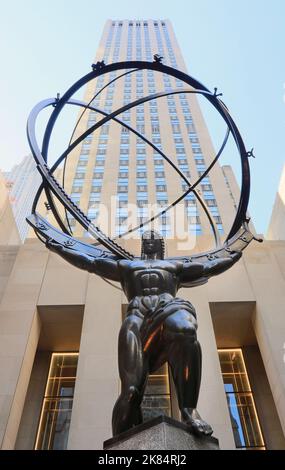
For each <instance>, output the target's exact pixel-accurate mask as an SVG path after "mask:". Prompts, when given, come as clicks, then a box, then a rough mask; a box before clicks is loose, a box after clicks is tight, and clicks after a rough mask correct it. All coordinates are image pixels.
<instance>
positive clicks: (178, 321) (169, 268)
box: [27, 55, 254, 435]
mask: <svg viewBox="0 0 285 470" xmlns="http://www.w3.org/2000/svg"><path fill="white" fill-rule="evenodd" d="M119 70H122V71H123V73H122V74H121V75H118V76H116V77H115V78H113V79H112V80H111V81H110V82H109V83H108V84H107V85H106V86H105V87H104V88H106V87H107V86H108V85H110V84H112V83H113V82H114V81H117V80H119V79H120V78H121V77H123V76H125V75H127V74H132V73H133V74H135V73H136V72H137V71H140V70H153V71H155V72H157V73H162V74H167V75H170V76H172V77H175V78H176V79H178V80H181V81H183V82H184V83H185V84H186V86H185V87H184V88H179V89H173V90H171V91H167V92H166V91H163V92H160V93H155V94H153V95H149V96H146V97H144V98H140V99H138V100H136V101H134V102H131V103H129V104H124V105H123V106H122V107H120V108H119V109H117V110H116V111H113V112H111V113H109V114H108V113H106V112H105V111H103V110H101V109H99V108H96V107H95V106H94V104H93V103H92V101H93V100H94V98H96V97H97V96H98V95H99V94H100V92H101V91H102V90H99V91H98V92H97V93H96V95H95V96H94V97H92V100H91V101H90V102H89V103H84V102H81V101H78V100H75V99H73V95H74V93H76V92H77V91H78V90H79V89H80V88H81V87H82V86H84V85H85V84H86V83H88V82H89V81H90V80H93V79H95V78H97V77H99V76H101V75H104V74H110V73H111V72H117V71H119ZM179 93H183V94H187V93H196V94H200V95H202V96H204V97H205V98H206V99H207V100H208V101H209V102H210V103H211V104H212V105H213V106H214V107H215V108H216V110H217V111H218V112H219V114H220V115H221V117H222V118H223V119H224V121H225V123H226V124H227V131H226V136H225V139H224V141H223V144H222V146H221V148H220V150H219V152H218V153H217V155H216V157H215V159H214V160H213V162H212V163H211V165H210V166H209V167H208V168H207V169H206V170H205V171H204V172H202V174H201V175H200V176H199V179H198V180H197V181H196V182H194V183H191V182H190V181H189V179H188V178H187V177H186V176H185V175H184V174H183V172H182V171H181V169H180V168H178V167H177V166H176V165H175V163H174V162H173V161H172V160H171V159H170V158H169V157H167V156H166V155H165V154H164V153H163V152H162V150H161V149H160V148H158V147H157V146H156V145H154V144H153V143H152V142H151V141H149V140H148V139H147V138H146V137H145V136H144V135H143V134H141V133H140V132H138V131H137V130H136V129H134V128H132V127H131V126H130V125H129V124H128V123H126V122H124V121H121V120H120V119H119V118H118V117H117V116H118V115H119V114H121V113H122V112H124V111H126V110H129V109H131V108H134V107H135V106H137V105H140V104H143V103H145V102H147V101H151V100H153V99H160V98H163V97H165V96H167V95H175V94H179ZM219 96H220V95H219V94H217V90H216V89H215V91H214V93H212V92H210V91H209V90H208V89H207V88H205V87H204V86H203V85H202V84H201V83H199V82H198V81H197V80H195V79H194V78H192V77H190V76H188V75H187V74H185V73H183V72H181V71H178V70H176V69H173V68H171V67H168V66H165V65H163V63H162V60H161V58H160V57H159V56H157V55H156V56H154V61H153V62H141V61H133V62H120V63H116V64H110V65H106V64H104V62H98V63H97V64H95V65H92V71H91V72H90V73H88V74H87V75H86V76H85V77H82V78H81V79H80V80H79V81H78V82H76V83H75V84H74V85H73V86H72V87H71V88H70V89H69V90H68V91H67V92H66V93H65V94H64V95H63V96H62V97H61V98H60V97H59V96H57V97H56V98H51V99H47V100H44V101H42V102H40V103H39V104H38V105H37V106H35V108H34V109H33V110H32V112H31V114H30V116H29V119H28V139H29V143H30V147H31V150H32V153H33V156H34V158H35V160H36V163H37V166H38V169H39V171H40V172H41V175H42V177H43V182H42V184H41V186H40V188H39V191H38V193H37V195H36V198H35V201H34V206H33V210H32V214H31V216H29V217H28V219H27V220H28V222H29V223H30V225H31V226H32V227H33V228H34V230H35V232H36V234H37V236H38V237H39V238H40V240H41V241H43V242H44V243H45V244H46V246H47V248H48V249H50V250H51V251H53V252H55V253H57V254H59V255H60V256H61V257H62V258H64V259H65V260H66V261H68V262H69V263H71V264H72V265H74V266H76V267H78V268H80V269H84V270H86V271H88V272H90V273H94V274H96V275H99V276H101V277H102V278H103V279H105V280H107V281H108V282H111V283H114V282H118V283H120V285H121V288H122V290H123V291H124V293H125V295H126V297H127V299H128V302H129V304H128V308H127V314H126V317H125V320H124V321H123V324H122V327H121V330H120V333H119V373H120V379H121V385H122V386H121V394H120V396H119V398H118V400H117V402H116V404H115V406H114V410H113V420H112V424H113V434H114V435H117V434H120V433H121V432H123V431H126V430H128V429H130V428H132V427H133V426H136V425H138V424H140V423H141V422H142V412H141V402H142V399H143V396H144V390H145V386H146V382H147V378H148V375H149V374H150V373H153V372H154V371H156V370H157V369H158V368H159V367H161V366H162V365H163V364H164V363H165V362H168V364H169V366H170V368H171V371H172V376H173V380H174V383H175V387H176V392H177V398H178V404H179V408H180V411H181V417H182V420H183V421H184V422H185V423H186V424H187V425H188V426H189V429H190V430H191V431H192V432H194V433H196V434H205V435H210V434H212V432H213V431H212V428H211V426H210V425H209V424H207V423H206V422H205V421H204V420H203V419H202V418H201V417H200V415H199V413H198V411H197V402H198V396H199V389H200V382H201V370H202V354H201V348H200V344H199V342H198V340H197V317H196V311H195V308H194V307H193V305H192V304H191V303H190V302H189V301H186V300H183V299H181V298H179V297H177V292H178V290H179V288H181V287H195V286H199V285H201V284H204V283H206V282H207V281H208V279H209V278H210V277H212V276H216V275H218V274H220V273H223V272H224V271H226V270H227V269H229V268H231V266H232V265H233V264H234V263H236V262H237V261H238V260H239V258H240V257H241V254H242V250H243V249H244V248H246V246H247V245H248V244H249V243H250V242H251V240H252V239H253V238H254V236H253V234H252V233H251V232H250V231H249V229H248V225H247V224H248V220H249V219H248V218H247V215H246V211H247V206H248V200H249V189H250V188H249V186H250V172H249V164H248V159H249V157H250V156H252V151H251V152H247V151H246V149H245V146H244V143H243V140H242V138H241V136H240V134H239V131H238V129H237V127H236V125H235V123H234V121H233V120H232V118H231V116H230V114H229V111H228V109H227V107H226V106H225V104H224V103H223V102H222V101H221V100H220V98H219ZM67 104H68V105H72V106H77V107H81V108H83V110H84V111H83V113H84V112H86V111H87V110H91V111H93V112H94V111H95V112H96V113H98V115H101V116H103V117H102V119H101V120H99V121H97V122H96V123H95V124H93V125H92V126H91V127H89V128H88V129H87V130H86V131H85V132H84V133H83V134H82V135H80V136H79V137H78V138H76V139H75V140H74V141H72V138H73V136H74V132H73V135H72V138H71V140H70V143H69V146H68V148H67V150H66V151H65V152H63V154H62V155H61V156H60V157H59V158H58V159H57V160H56V162H55V163H54V164H53V166H52V167H51V168H49V167H48V164H47V161H48V149H49V141H50V136H51V133H52V130H53V127H54V124H55V122H56V120H57V118H58V116H59V114H60V112H61V110H62V109H63V108H64V106H65V105H67ZM48 106H52V107H53V110H52V113H51V116H50V118H49V121H48V123H47V126H46V131H45V133H44V136H43V142H42V148H41V150H40V148H39V146H38V144H37V141H36V137H35V125H36V120H37V116H38V114H39V113H40V111H41V110H42V109H44V108H45V107H48ZM83 113H82V115H83ZM82 115H81V117H82ZM110 120H112V121H114V122H116V123H117V124H119V125H122V126H124V127H125V128H127V129H128V130H129V132H133V133H134V134H135V135H136V136H138V137H139V138H140V139H142V140H143V141H145V142H146V143H147V144H149V145H150V146H151V147H152V148H153V149H154V150H155V151H156V152H157V153H159V154H160V155H161V157H162V158H163V159H165V161H166V162H167V163H169V164H170V165H171V166H172V167H173V169H174V170H175V171H176V172H177V173H178V174H179V176H180V177H181V178H182V179H183V180H184V181H185V183H186V185H187V189H186V191H185V192H184V193H183V194H182V195H181V196H180V197H178V198H177V200H176V201H174V202H172V203H171V204H170V205H169V206H168V207H167V208H164V209H163V211H162V212H160V213H159V214H157V215H155V216H154V217H152V218H151V219H150V220H148V221H147V222H146V223H147V224H149V223H151V222H152V221H153V220H154V219H155V218H157V217H159V216H160V215H161V214H165V213H166V212H167V211H168V210H170V209H171V208H173V207H174V206H175V205H176V204H177V203H178V202H179V201H181V200H183V198H184V197H186V196H187V194H189V193H191V192H192V193H193V195H194V196H195V197H196V199H197V201H198V203H199V204H200V205H201V207H202V208H203V209H204V210H205V212H206V215H207V217H208V220H209V223H210V224H211V227H212V231H213V235H214V237H215V242H216V246H215V248H214V249H212V250H210V251H208V252H207V253H198V254H193V255H191V256H186V257H185V256H184V257H183V256H181V257H179V256H177V257H172V258H171V257H168V258H166V257H165V256H164V254H165V253H164V251H165V250H164V240H163V238H162V236H161V235H160V234H159V233H158V232H156V231H154V230H148V231H145V232H144V233H143V235H142V245H141V256H140V257H138V256H135V255H133V254H132V253H129V252H128V251H126V250H125V248H123V247H122V246H121V245H120V244H119V242H118V239H117V240H116V241H115V239H112V238H110V237H109V236H107V235H105V234H104V233H103V232H102V231H101V229H100V228H99V227H97V226H95V225H94V224H93V223H92V221H91V220H90V219H89V218H88V217H87V216H86V215H85V214H84V213H83V212H82V211H81V210H80V208H79V207H78V206H77V205H76V204H75V203H74V202H73V201H72V199H71V198H70V196H68V195H67V193H66V192H65V190H64V187H63V186H64V185H63V184H62V185H60V184H59V183H58V182H57V180H56V179H55V178H54V175H53V174H54V171H55V170H56V169H57V168H58V166H59V165H60V163H61V162H66V159H67V158H68V156H69V154H70V152H71V151H72V150H73V149H74V148H75V147H76V146H77V145H79V144H80V143H81V142H82V141H83V140H84V139H85V138H86V137H87V136H88V135H90V134H91V133H92V132H95V131H96V130H97V129H100V128H101V126H102V125H103V124H105V123H108V122H109V121H110ZM78 123H79V121H78V122H77V125H78ZM76 127H77V126H76ZM230 134H231V135H232V136H233V138H234V141H235V143H236V145H237V149H238V151H239V155H240V159H241V170H242V172H241V173H242V185H241V197H240V201H239V205H238V208H237V213H236V217H235V219H234V221H233V225H232V228H231V230H230V232H229V234H228V236H227V237H226V239H225V241H224V242H223V244H222V243H221V242H220V239H219V234H218V230H217V228H216V226H215V223H214V221H213V218H212V216H211V214H210V212H209V211H208V209H207V206H206V204H205V202H204V201H203V199H202V197H201V196H200V195H199V192H197V191H196V190H195V188H196V186H197V185H198V184H199V183H200V182H201V181H202V180H203V179H204V178H205V177H206V176H207V175H208V173H209V171H210V170H211V168H212V167H213V165H214V164H215V163H216V162H217V160H218V159H219V157H220V155H221V154H222V152H223V149H224V147H225V145H226V143H227V140H228V137H229V135H230ZM43 192H44V193H45V196H46V199H47V202H46V206H47V207H48V209H49V210H51V211H52V213H53V215H54V218H55V220H56V222H57V223H58V225H59V228H55V227H53V226H52V225H51V224H50V223H49V222H47V221H46V220H45V219H43V218H42V217H41V216H40V215H39V214H38V213H37V211H36V208H37V204H38V201H39V198H40V196H41V194H42V193H43ZM55 200H57V201H59V202H60V203H61V204H62V205H63V206H64V210H65V217H63V216H62V214H61V213H60V212H59V211H58V209H57V205H56V204H55ZM70 216H72V217H74V218H75V219H76V220H77V222H78V223H79V224H80V225H81V226H82V227H84V228H85V230H88V232H89V234H90V235H91V236H93V237H94V238H95V239H96V243H93V244H92V243H84V242H82V241H79V240H77V239H75V238H74V237H73V236H72V229H71V226H70V224H69V222H68V219H69V217H70ZM146 223H142V224H140V225H139V226H138V227H134V228H132V229H130V230H128V232H127V233H130V232H132V231H135V230H137V229H141V228H142V227H143V226H144V225H145V224H146ZM124 235H125V234H122V235H120V237H119V238H121V237H123V236H124Z"/></svg>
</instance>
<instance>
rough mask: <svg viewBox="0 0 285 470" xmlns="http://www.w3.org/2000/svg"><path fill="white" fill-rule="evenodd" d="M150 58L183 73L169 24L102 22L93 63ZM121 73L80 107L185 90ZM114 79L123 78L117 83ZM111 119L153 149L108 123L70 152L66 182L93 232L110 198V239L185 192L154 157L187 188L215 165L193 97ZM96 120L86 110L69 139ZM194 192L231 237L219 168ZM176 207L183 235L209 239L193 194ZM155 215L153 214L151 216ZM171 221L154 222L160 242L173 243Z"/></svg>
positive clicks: (155, 76) (151, 76) (144, 73)
mask: <svg viewBox="0 0 285 470" xmlns="http://www.w3.org/2000/svg"><path fill="white" fill-rule="evenodd" d="M155 54H158V55H159V56H161V57H162V61H163V63H164V64H166V65H169V66H171V67H174V68H177V69H180V70H182V71H186V66H185V63H184V60H183V57H182V54H181V51H180V48H179V45H178V43H177V40H176V38H175V34H174V32H173V29H172V26H171V23H170V21H168V20H165V21H154V20H148V21H129V20H124V21H115V22H114V21H111V20H109V21H107V23H106V25H105V28H104V31H103V35H102V39H101V42H100V45H99V48H98V51H97V54H96V58H95V62H97V61H101V60H104V62H105V63H114V62H121V61H129V60H130V61H131V60H143V61H150V62H152V61H153V60H154V55H155ZM123 73H124V71H117V72H112V73H109V74H106V75H103V76H101V77H99V78H98V79H97V80H93V81H92V82H90V83H89V84H88V87H87V89H86V93H85V102H86V103H89V102H92V105H94V107H97V108H100V109H102V110H103V111H105V112H106V113H110V112H111V111H114V110H116V109H118V108H119V107H121V106H123V105H124V104H128V103H130V102H131V101H135V100H137V99H139V98H142V97H145V96H147V95H152V94H154V93H157V92H162V91H165V92H167V93H170V92H171V91H172V90H176V91H177V90H178V91H179V89H183V88H185V87H186V85H185V84H184V83H183V82H182V81H180V80H178V79H175V78H173V77H169V76H168V75H166V74H162V73H159V72H156V71H152V70H139V71H134V72H132V73H129V74H127V75H123ZM119 75H123V76H122V77H121V78H118V77H119ZM116 78H117V80H115V81H114V79H116ZM109 82H111V83H110V84H109V85H108V86H106V85H107V84H108V83H109ZM105 86H106V88H104V89H103V91H102V92H100V90H101V89H102V88H103V87H105ZM98 93H99V94H98ZM118 117H119V118H120V120H121V121H123V122H124V123H126V124H127V125H129V126H131V127H132V128H134V129H136V130H138V131H139V132H140V133H142V134H143V135H144V136H145V137H147V139H148V140H149V141H151V142H152V144H154V145H155V148H152V147H151V146H150V145H148V144H147V143H146V142H145V141H144V140H142V139H140V138H139V137H137V136H136V135H135V134H134V133H132V132H131V131H130V130H129V129H128V128H126V127H123V126H122V125H120V124H118V123H114V122H111V123H110V122H109V123H107V124H106V125H103V127H102V128H101V129H100V130H98V131H96V132H94V134H93V135H90V136H88V137H87V138H86V139H85V140H84V141H83V142H82V145H81V146H79V147H78V148H77V149H76V150H75V151H73V154H72V156H71V157H70V158H69V162H70V163H69V164H68V165H67V169H66V178H65V181H66V190H67V192H68V193H69V194H71V197H72V199H73V201H74V202H76V203H77V204H79V205H80V207H81V208H82V209H83V210H84V211H85V213H87V214H88V216H89V218H90V219H92V221H93V222H95V223H99V224H100V221H101V219H100V210H99V206H100V204H102V205H104V206H105V207H107V208H108V209H109V210H110V203H111V196H113V197H115V196H116V203H114V204H116V210H115V211H114V204H113V212H112V217H113V222H114V218H115V223H113V225H112V229H113V234H115V235H118V234H122V233H125V232H126V231H127V230H128V229H129V228H131V227H134V226H136V224H139V223H141V222H143V221H145V220H147V219H148V218H149V217H150V216H151V215H153V214H154V212H156V213H157V212H158V211H159V210H160V211H161V210H162V209H163V208H165V207H167V206H168V205H169V204H171V203H172V202H173V201H174V200H175V199H176V198H177V197H178V196H179V195H180V194H182V193H183V192H184V191H185V190H186V189H187V185H186V183H185V181H183V180H182V179H181V178H180V177H179V176H177V173H175V171H174V170H173V168H172V167H171V166H170V165H169V164H168V163H167V162H166V161H165V160H164V159H163V157H162V156H161V154H160V153H159V150H162V151H163V153H164V154H165V155H166V156H168V157H169V158H170V159H171V160H172V161H173V162H174V163H175V164H176V165H177V167H178V168H179V169H180V170H181V172H183V173H184V175H185V176H186V177H187V178H188V179H189V180H190V181H191V183H193V182H195V181H196V180H197V179H198V178H199V177H200V176H201V175H202V174H203V172H204V171H205V170H206V168H207V167H208V166H209V164H210V163H211V162H212V160H213V159H214V157H215V150H214V148H213V145H212V143H211V139H210V136H209V132H208V130H207V127H206V125H205V122H204V119H203V116H202V114H201V110H200V107H199V103H198V100H197V98H196V96H195V95H190V94H186V93H179V94H175V95H171V94H169V95H168V96H166V97H163V98H160V99H155V100H152V101H149V102H147V103H145V104H141V105H139V106H137V107H135V108H133V109H131V110H129V111H126V112H124V113H122V114H120V115H119V116H118ZM99 119H101V116H100V114H99V113H96V112H95V111H89V110H87V111H86V112H85V113H84V115H83V117H82V119H81V121H80V125H79V126H78V134H76V135H79V131H80V132H82V131H83V130H86V129H88V128H89V127H90V126H92V125H93V124H94V123H95V122H96V121H98V120H99ZM198 192H199V195H200V197H201V199H202V200H203V201H204V203H205V205H206V207H207V209H208V211H209V213H210V214H211V217H212V219H213V221H214V222H215V224H216V227H217V230H218V231H219V232H220V234H221V235H223V234H224V233H226V232H227V231H228V230H229V229H230V226H231V223H232V221H233V216H234V211H235V207H234V202H233V200H232V198H231V197H230V192H229V188H228V186H227V182H226V180H225V178H224V173H223V172H222V169H221V167H220V166H219V165H216V166H215V167H214V168H213V170H212V171H211V173H210V174H209V175H207V176H206V177H205V178H204V179H203V180H202V181H201V184H200V185H199V187H198ZM182 204H183V206H184V211H182V212H180V216H181V215H182V213H183V217H184V219H183V223H184V228H185V231H187V232H189V233H192V234H195V235H203V234H204V235H209V234H210V231H211V228H210V224H209V220H208V218H207V216H206V214H205V212H204V211H203V210H202V207H201V205H200V204H199V202H197V200H196V197H195V196H194V195H193V193H190V194H188V195H187V197H186V198H185V201H184V202H183V203H182ZM129 205H134V206H136V213H135V214H134V213H133V212H132V214H131V216H130V213H128V206H129ZM150 206H151V207H152V208H153V210H152V212H151V209H150ZM154 207H157V210H156V211H154ZM180 210H181V205H180ZM150 212H151V213H150ZM130 217H132V218H131V219H130ZM177 217H178V216H176V218H177ZM176 218H174V216H173V215H172V214H171V211H170V212H168V213H167V214H165V215H163V216H161V217H160V218H159V220H158V222H157V225H156V228H158V229H159V230H160V232H161V233H162V234H163V235H164V236H166V237H168V238H173V237H175V235H176V232H175V228H174V224H175V220H176ZM101 222H102V221H101ZM69 223H70V225H71V227H73V228H74V233H75V234H76V235H84V234H83V232H82V229H81V228H80V227H75V226H76V221H75V220H74V219H70V220H69ZM109 223H110V221H109Z"/></svg>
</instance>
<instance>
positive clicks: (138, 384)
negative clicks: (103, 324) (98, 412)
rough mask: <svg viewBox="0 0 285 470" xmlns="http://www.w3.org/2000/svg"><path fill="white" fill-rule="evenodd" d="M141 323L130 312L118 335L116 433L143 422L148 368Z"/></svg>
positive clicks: (114, 432) (114, 418)
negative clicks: (118, 394)
mask: <svg viewBox="0 0 285 470" xmlns="http://www.w3.org/2000/svg"><path fill="white" fill-rule="evenodd" d="M141 323H142V320H141V319H140V318H139V317H137V316H136V315H130V316H129V317H127V318H126V319H125V321H124V323H123V325H122V327H121V330H120V334H119V374H120V379H121V394H120V396H119V398H118V400H117V401H116V404H115V406H114V409H113V418H112V427H113V435H114V436H116V435H117V434H120V433H121V432H123V431H126V430H128V429H130V428H131V427H133V426H135V425H137V424H140V423H141V422H142V413H141V408H140V405H141V401H142V399H143V394H144V389H145V385H146V380H147V375H148V368H147V363H146V361H145V360H144V355H143V350H142V345H141V339H140V332H139V330H140V326H141Z"/></svg>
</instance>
